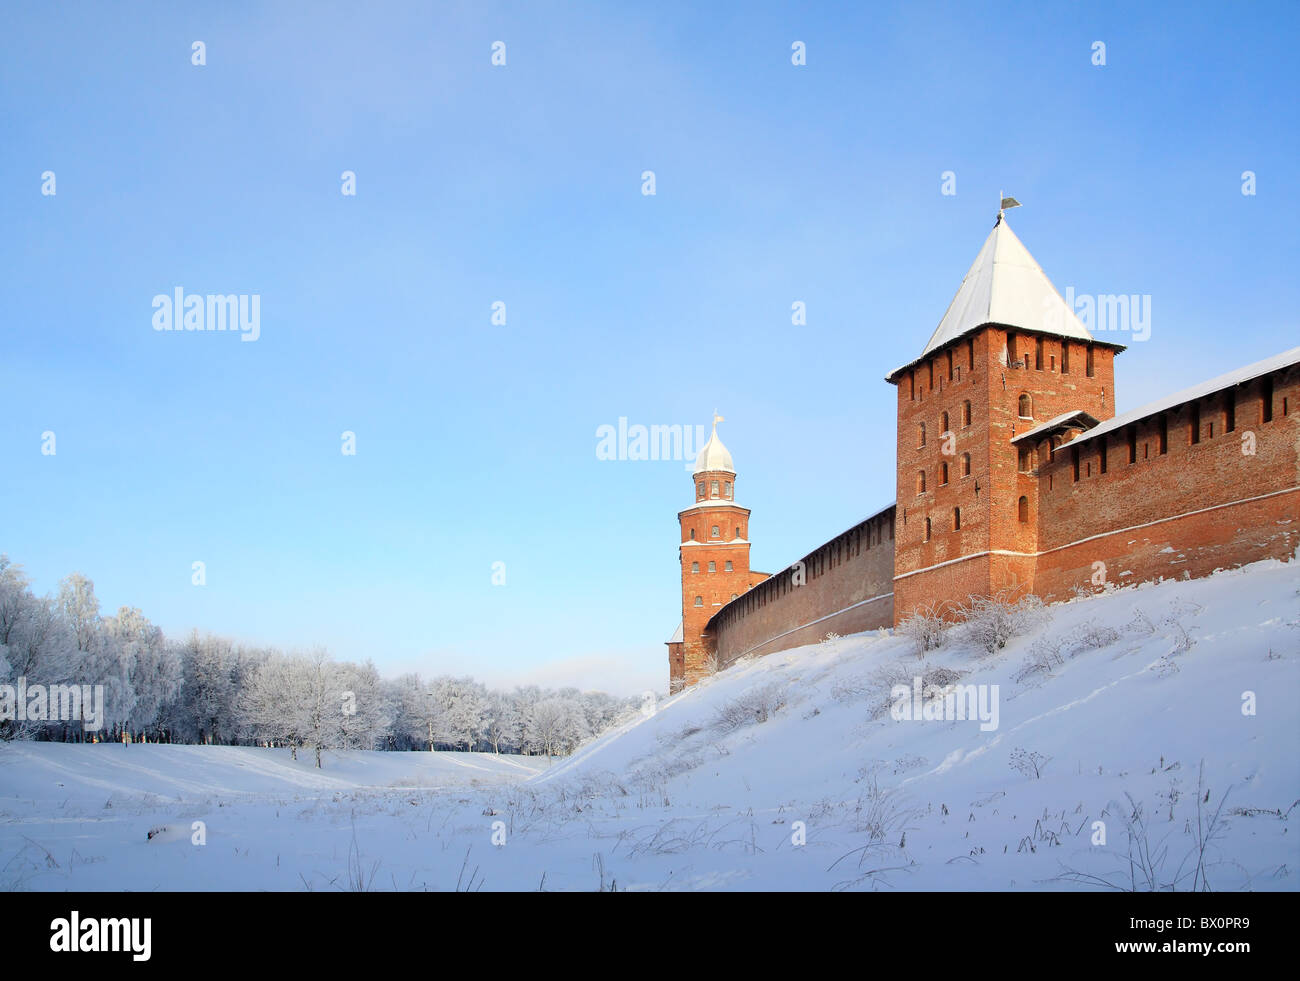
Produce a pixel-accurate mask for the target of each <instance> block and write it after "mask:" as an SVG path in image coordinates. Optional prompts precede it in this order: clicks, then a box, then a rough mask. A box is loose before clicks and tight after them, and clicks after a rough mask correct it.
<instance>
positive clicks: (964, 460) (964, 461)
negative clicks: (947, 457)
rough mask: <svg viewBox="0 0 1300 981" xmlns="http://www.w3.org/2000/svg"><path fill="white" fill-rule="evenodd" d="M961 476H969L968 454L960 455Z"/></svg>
mask: <svg viewBox="0 0 1300 981" xmlns="http://www.w3.org/2000/svg"><path fill="white" fill-rule="evenodd" d="M961 475H962V476H963V477H969V476H970V454H969V453H963V454H962V455H961Z"/></svg>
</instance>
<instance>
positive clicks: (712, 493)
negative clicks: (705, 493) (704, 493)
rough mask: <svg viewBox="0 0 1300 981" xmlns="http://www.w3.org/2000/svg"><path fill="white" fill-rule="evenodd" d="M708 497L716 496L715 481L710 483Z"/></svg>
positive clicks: (716, 483) (716, 486)
mask: <svg viewBox="0 0 1300 981" xmlns="http://www.w3.org/2000/svg"><path fill="white" fill-rule="evenodd" d="M709 496H710V497H717V496H718V482H717V481H716V480H715V481H712V486H711V487H710V488H709Z"/></svg>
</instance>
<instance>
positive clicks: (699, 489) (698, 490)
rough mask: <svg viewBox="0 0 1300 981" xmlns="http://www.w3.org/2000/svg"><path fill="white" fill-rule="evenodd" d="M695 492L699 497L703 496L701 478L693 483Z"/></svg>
mask: <svg viewBox="0 0 1300 981" xmlns="http://www.w3.org/2000/svg"><path fill="white" fill-rule="evenodd" d="M695 493H696V495H697V496H699V497H703V496H704V481H702V480H701V481H700V482H699V483H698V484H696V485H695Z"/></svg>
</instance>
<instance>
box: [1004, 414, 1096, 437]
mask: <svg viewBox="0 0 1300 981" xmlns="http://www.w3.org/2000/svg"><path fill="white" fill-rule="evenodd" d="M1067 423H1068V424H1070V425H1077V426H1078V427H1079V428H1080V429H1087V428H1089V427H1090V426H1095V425H1097V420H1096V418H1095V417H1094V416H1092V415H1091V414H1089V413H1087V412H1084V411H1083V410H1082V409H1075V410H1074V411H1073V412H1063V413H1061V414H1060V415H1059V416H1057V417H1056V418H1055V419H1048V420H1047V422H1045V423H1043V424H1042V425H1041V426H1035V427H1034V428H1033V429H1027V430H1025V431H1024V432H1023V433H1021V434H1020V435H1019V436H1012V437H1011V442H1013V443H1019V442H1020V441H1021V440H1026V439H1027V440H1031V441H1032V440H1034V439H1036V438H1037V437H1038V436H1040V435H1041V434H1043V433H1045V432H1048V431H1050V430H1053V429H1059V428H1060V427H1061V426H1063V425H1066V424H1067Z"/></svg>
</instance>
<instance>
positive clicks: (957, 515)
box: [952, 508, 961, 531]
mask: <svg viewBox="0 0 1300 981" xmlns="http://www.w3.org/2000/svg"><path fill="white" fill-rule="evenodd" d="M952 530H953V531H961V508H953V509H952Z"/></svg>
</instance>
